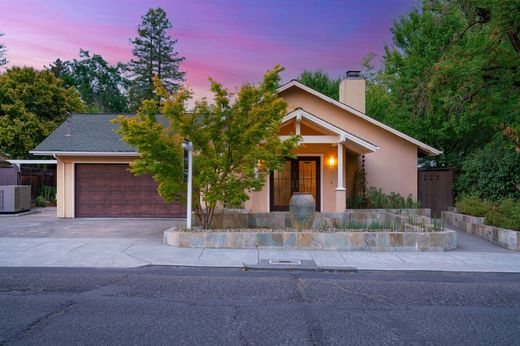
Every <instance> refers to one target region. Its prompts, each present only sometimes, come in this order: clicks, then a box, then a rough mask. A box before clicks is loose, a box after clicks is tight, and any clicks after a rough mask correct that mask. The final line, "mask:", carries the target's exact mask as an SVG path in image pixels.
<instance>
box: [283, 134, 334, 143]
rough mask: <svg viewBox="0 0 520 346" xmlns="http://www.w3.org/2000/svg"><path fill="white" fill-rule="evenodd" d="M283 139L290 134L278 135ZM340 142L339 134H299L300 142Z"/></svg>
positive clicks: (287, 137)
mask: <svg viewBox="0 0 520 346" xmlns="http://www.w3.org/2000/svg"><path fill="white" fill-rule="evenodd" d="M278 137H279V138H280V139H281V140H282V141H285V140H287V139H289V138H291V136H278ZM339 142H341V136H301V139H300V143H304V144H331V143H339Z"/></svg>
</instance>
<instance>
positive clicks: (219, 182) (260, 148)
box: [117, 66, 299, 228]
mask: <svg viewBox="0 0 520 346" xmlns="http://www.w3.org/2000/svg"><path fill="white" fill-rule="evenodd" d="M282 70H283V69H282V68H281V67H279V66H276V67H275V68H274V69H273V70H271V71H268V72H267V73H266V74H265V76H264V79H263V82H262V83H261V84H259V85H257V86H255V85H249V84H248V85H244V86H242V87H241V88H240V90H238V92H237V93H236V94H231V93H230V92H229V91H228V90H226V89H223V88H222V86H221V85H220V84H219V83H217V82H215V81H213V80H211V91H212V92H213V95H214V99H213V100H214V102H213V103H209V102H208V101H207V100H206V99H202V100H201V101H197V102H196V103H195V106H194V108H193V110H191V111H188V110H187V109H186V103H187V101H188V100H189V99H191V98H192V93H191V92H190V91H189V90H186V89H184V88H180V89H179V90H178V91H177V92H176V93H173V94H170V93H169V92H168V91H167V90H166V88H165V87H164V85H163V84H161V83H160V81H159V80H158V79H156V82H157V83H156V85H157V89H156V90H157V95H159V96H161V101H160V102H158V101H157V100H155V99H151V100H147V101H145V102H144V103H143V105H142V106H141V107H140V109H139V112H138V113H137V115H136V116H135V117H131V118H128V117H123V116H120V117H119V118H117V122H118V123H119V124H120V129H119V133H120V134H122V136H123V140H125V141H126V142H128V143H129V144H131V145H133V146H135V147H136V148H137V150H138V151H139V153H140V154H141V157H140V158H139V159H137V160H136V161H134V162H133V163H132V171H133V172H134V173H135V174H137V175H142V174H152V175H153V177H154V179H155V180H156V181H157V182H158V183H159V188H158V191H159V193H160V195H161V196H162V197H163V198H164V199H165V200H166V201H167V202H171V201H173V200H177V201H183V199H184V197H183V194H184V192H185V189H186V187H185V184H184V183H183V168H182V162H183V151H182V149H181V144H182V141H183V139H185V138H186V139H189V140H190V141H192V143H193V147H194V153H193V155H194V157H193V164H194V179H193V189H194V199H193V205H194V210H195V212H196V214H197V216H198V217H199V219H200V221H201V223H202V225H203V227H205V228H207V227H208V226H209V225H210V224H211V220H212V217H213V213H214V211H215V208H216V207H217V206H218V205H223V206H229V207H236V206H239V205H241V204H242V203H243V202H244V201H246V200H247V199H248V198H249V197H248V194H247V191H248V190H249V191H250V190H258V189H261V188H262V186H263V184H264V182H265V178H266V176H267V175H268V174H269V170H270V169H279V168H280V167H281V165H282V164H283V163H284V162H285V157H287V156H293V155H292V154H291V150H292V149H293V148H295V147H296V146H297V143H298V139H299V138H298V137H297V136H294V137H292V138H290V139H288V140H285V141H281V139H280V138H279V137H278V130H279V126H280V122H281V120H282V118H283V116H284V115H285V114H286V112H287V103H286V102H285V101H284V100H283V99H281V98H279V97H278V96H277V93H276V86H277V83H278V82H279V80H280V77H279V73H280V72H281V71H282ZM233 100H234V101H233ZM158 113H161V114H163V116H164V118H165V119H166V120H167V121H168V125H164V122H163V121H159V120H158V119H157V117H156V114H158Z"/></svg>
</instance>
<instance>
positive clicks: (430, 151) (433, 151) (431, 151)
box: [277, 80, 442, 156]
mask: <svg viewBox="0 0 520 346" xmlns="http://www.w3.org/2000/svg"><path fill="white" fill-rule="evenodd" d="M293 86H295V87H298V88H300V89H302V90H304V91H306V92H308V93H310V94H312V95H314V96H317V97H319V98H321V99H322V100H324V101H326V102H329V103H332V104H333V105H335V106H337V107H339V108H341V109H344V110H346V111H348V112H350V113H352V114H354V115H356V116H358V117H360V118H361V119H363V120H366V121H368V122H370V123H372V124H374V125H376V126H379V127H381V128H383V129H385V130H387V131H388V132H391V133H393V134H394V135H396V136H398V137H401V138H403V139H405V140H407V141H408V142H411V143H413V144H415V145H417V146H418V147H419V148H420V149H422V150H423V151H424V152H426V153H427V154H429V155H432V156H436V155H439V154H441V153H442V151H440V150H438V149H435V148H434V147H431V146H429V145H428V144H425V143H423V142H420V141H418V140H416V139H415V138H412V137H410V136H408V135H405V134H404V133H402V132H400V131H397V130H396V129H394V128H391V127H390V126H388V125H385V124H383V123H381V122H379V121H377V120H375V119H373V118H371V117H369V116H368V115H366V114H364V113H362V112H360V111H358V110H357V109H355V108H352V107H350V106H348V105H346V104H344V103H342V102H339V101H336V100H334V99H333V98H330V97H328V96H326V95H323V94H322V93H320V92H317V91H316V90H314V89H312V88H309V87H308V86H306V85H304V84H302V83H300V82H298V81H297V80H292V81H290V82H288V83H286V84H284V85H282V86H281V87H279V88H278V89H277V92H278V93H281V92H282V91H284V90H287V89H289V88H291V87H293Z"/></svg>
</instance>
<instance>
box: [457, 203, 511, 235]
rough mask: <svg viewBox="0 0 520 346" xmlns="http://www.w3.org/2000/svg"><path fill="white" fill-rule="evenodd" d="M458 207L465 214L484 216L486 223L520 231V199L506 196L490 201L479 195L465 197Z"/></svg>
mask: <svg viewBox="0 0 520 346" xmlns="http://www.w3.org/2000/svg"><path fill="white" fill-rule="evenodd" d="M456 207H457V209H458V210H459V211H460V212H462V213H464V214H468V215H472V216H484V217H485V219H484V223H485V224H486V225H490V226H496V227H500V228H507V229H512V230H516V231H520V201H515V200H513V199H511V198H506V199H503V200H501V201H498V202H490V201H485V200H482V199H480V198H478V197H464V198H461V199H460V200H459V201H458V202H457V203H456Z"/></svg>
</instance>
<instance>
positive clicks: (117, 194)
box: [74, 164, 186, 217]
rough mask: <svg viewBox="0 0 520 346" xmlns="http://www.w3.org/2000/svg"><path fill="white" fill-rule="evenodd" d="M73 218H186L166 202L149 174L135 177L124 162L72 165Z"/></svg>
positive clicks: (173, 204) (182, 207) (183, 212)
mask: <svg viewBox="0 0 520 346" xmlns="http://www.w3.org/2000/svg"><path fill="white" fill-rule="evenodd" d="M74 169H75V204H76V217H185V216H186V209H185V208H184V206H182V205H179V204H175V203H172V204H166V203H165V202H164V201H163V200H162V198H161V197H160V196H159V194H158V193H157V183H156V182H155V181H154V180H153V179H152V177H150V176H141V177H136V176H134V175H133V174H132V173H130V172H129V171H128V165H125V164H76V165H75V168H74Z"/></svg>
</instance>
